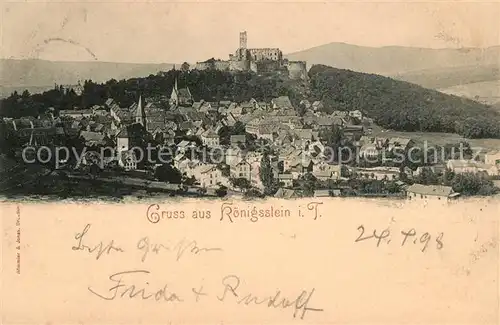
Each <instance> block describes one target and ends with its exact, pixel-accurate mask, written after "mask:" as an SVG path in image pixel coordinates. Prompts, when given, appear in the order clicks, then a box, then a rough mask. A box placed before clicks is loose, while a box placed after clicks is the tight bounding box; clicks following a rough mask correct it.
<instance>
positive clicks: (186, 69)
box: [181, 62, 189, 72]
mask: <svg viewBox="0 0 500 325" xmlns="http://www.w3.org/2000/svg"><path fill="white" fill-rule="evenodd" d="M181 71H182V72H188V71H189V63H187V62H184V63H183V64H182V65H181Z"/></svg>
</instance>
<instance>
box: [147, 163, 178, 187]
mask: <svg viewBox="0 0 500 325" xmlns="http://www.w3.org/2000/svg"><path fill="white" fill-rule="evenodd" d="M154 177H155V178H156V179H158V180H159V181H161V182H167V183H174V184H180V183H181V181H182V174H181V172H180V171H179V170H178V169H177V168H175V167H173V166H172V165H169V164H163V165H161V166H158V167H157V168H156V170H155V174H154Z"/></svg>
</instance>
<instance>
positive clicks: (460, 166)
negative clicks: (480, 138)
mask: <svg viewBox="0 0 500 325" xmlns="http://www.w3.org/2000/svg"><path fill="white" fill-rule="evenodd" d="M446 168H448V169H450V170H452V171H453V172H454V173H455V174H463V173H480V172H483V173H487V174H488V175H490V176H497V175H499V174H500V172H499V168H498V167H497V166H496V165H489V164H483V163H480V162H477V161H473V160H455V159H452V160H448V161H447V163H446Z"/></svg>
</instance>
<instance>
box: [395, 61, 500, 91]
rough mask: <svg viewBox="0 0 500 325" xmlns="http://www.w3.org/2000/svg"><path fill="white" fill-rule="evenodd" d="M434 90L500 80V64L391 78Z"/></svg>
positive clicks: (448, 68) (446, 68)
mask: <svg viewBox="0 0 500 325" xmlns="http://www.w3.org/2000/svg"><path fill="white" fill-rule="evenodd" d="M390 77H392V78H394V79H398V80H403V81H407V82H411V83H415V84H418V85H420V86H423V87H426V88H432V89H444V88H449V87H454V86H457V85H466V84H472V83H478V82H488V81H496V80H500V64H485V65H472V66H461V67H445V68H436V69H426V70H419V71H411V72H406V73H399V74H395V75H393V76H390Z"/></svg>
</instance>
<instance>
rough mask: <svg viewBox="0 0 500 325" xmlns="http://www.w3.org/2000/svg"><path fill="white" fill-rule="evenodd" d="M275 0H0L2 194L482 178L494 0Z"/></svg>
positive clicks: (292, 188) (378, 189) (473, 190)
mask: <svg viewBox="0 0 500 325" xmlns="http://www.w3.org/2000/svg"><path fill="white" fill-rule="evenodd" d="M276 6H277V5H276V4H272V3H199V4H195V3H126V4H118V3H59V2H58V3H24V2H9V3H5V4H4V6H3V12H2V22H3V23H2V27H3V28H2V55H1V61H0V63H1V69H0V71H1V73H0V78H1V84H0V91H1V96H2V98H1V100H0V115H1V118H2V121H1V125H0V126H1V132H0V133H1V141H2V142H1V145H0V148H1V173H2V176H1V178H0V182H1V184H0V189H1V193H2V196H4V197H6V198H7V199H36V200H40V199H41V200H55V201H57V200H59V199H70V200H81V199H83V200H93V199H99V200H105V201H121V200H123V199H124V198H126V197H131V198H135V199H137V198H138V199H141V198H148V197H152V198H168V197H172V196H176V197H196V198H204V197H215V198H217V197H226V196H230V197H239V198H268V197H275V198H287V199H290V198H300V197H322V198H325V197H391V198H394V199H412V200H420V199H422V198H423V199H424V200H427V199H428V200H431V199H432V200H434V199H436V200H442V201H446V202H448V201H450V200H456V199H462V198H467V197H470V196H492V195H496V193H498V191H499V188H498V186H499V184H500V183H499V182H500V172H499V168H498V167H499V165H500V124H499V122H500V92H499V89H500V83H499V80H500V75H499V62H500V45H499V44H500V41H499V37H500V36H499V28H498V23H497V18H498V16H499V14H500V11H499V5H498V3H474V4H468V3H451V2H450V3H449V2H446V3H439V4H438V3H436V4H434V3H429V4H420V3H407V4H398V3H388V4H385V3H384V4H382V3H377V2H375V3H355V2H353V3H283V4H280V5H279V7H280V10H279V11H278V12H275V11H274V10H273V8H275V7H276ZM223 10H228V11H229V12H232V14H231V15H226V14H221V13H220V12H222V11H223ZM49 17H50V18H49ZM330 17H335V18H333V19H332V18H330ZM479 17H480V19H479ZM257 21H258V23H256V22H257ZM278 21H279V23H278ZM359 21H363V26H360V27H359V28H357V25H358V24H359ZM299 22H301V23H299Z"/></svg>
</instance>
